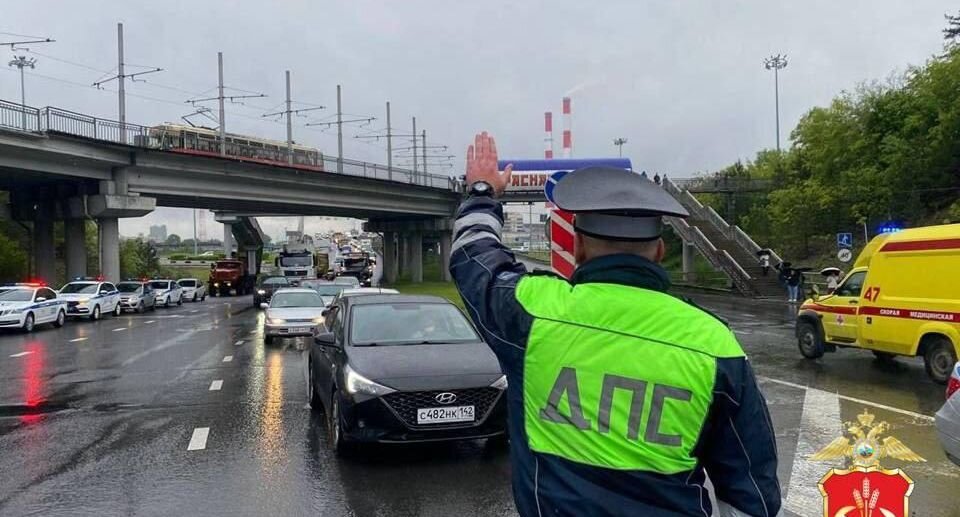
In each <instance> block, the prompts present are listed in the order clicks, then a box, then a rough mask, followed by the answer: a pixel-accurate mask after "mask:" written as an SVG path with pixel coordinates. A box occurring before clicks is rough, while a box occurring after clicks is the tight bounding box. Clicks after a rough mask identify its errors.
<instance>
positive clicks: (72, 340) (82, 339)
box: [70, 337, 90, 343]
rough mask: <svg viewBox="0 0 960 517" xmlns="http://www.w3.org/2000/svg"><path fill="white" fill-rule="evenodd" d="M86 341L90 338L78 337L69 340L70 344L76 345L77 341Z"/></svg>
mask: <svg viewBox="0 0 960 517" xmlns="http://www.w3.org/2000/svg"><path fill="white" fill-rule="evenodd" d="M88 339H90V338H86V337H78V338H74V339H71V340H70V342H71V343H76V342H77V341H86V340H88Z"/></svg>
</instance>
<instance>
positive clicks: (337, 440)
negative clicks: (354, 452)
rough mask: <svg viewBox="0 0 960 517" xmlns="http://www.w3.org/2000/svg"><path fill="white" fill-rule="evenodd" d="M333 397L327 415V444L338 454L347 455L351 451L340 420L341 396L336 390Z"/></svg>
mask: <svg viewBox="0 0 960 517" xmlns="http://www.w3.org/2000/svg"><path fill="white" fill-rule="evenodd" d="M331 398H332V402H331V403H330V413H329V414H328V415H327V445H328V446H329V447H330V450H332V451H333V452H335V453H336V454H337V456H346V455H348V454H349V453H350V452H351V451H350V443H349V442H347V441H346V440H345V439H344V436H343V424H342V422H341V420H340V400H339V398H340V397H339V395H338V394H337V392H336V391H334V392H333V396H332V397H331Z"/></svg>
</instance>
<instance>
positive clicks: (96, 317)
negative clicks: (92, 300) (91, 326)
mask: <svg viewBox="0 0 960 517" xmlns="http://www.w3.org/2000/svg"><path fill="white" fill-rule="evenodd" d="M90 319H91V320H93V321H97V320H99V319H100V306H99V305H94V306H93V312H91V313H90Z"/></svg>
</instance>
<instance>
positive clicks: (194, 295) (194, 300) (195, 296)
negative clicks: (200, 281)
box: [193, 293, 197, 303]
mask: <svg viewBox="0 0 960 517" xmlns="http://www.w3.org/2000/svg"><path fill="white" fill-rule="evenodd" d="M193 303H197V293H193Z"/></svg>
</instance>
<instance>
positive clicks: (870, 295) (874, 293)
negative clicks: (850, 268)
mask: <svg viewBox="0 0 960 517" xmlns="http://www.w3.org/2000/svg"><path fill="white" fill-rule="evenodd" d="M879 296H880V288H879V287H867V290H866V291H864V292H863V299H864V300H869V301H871V302H876V301H877V297H879Z"/></svg>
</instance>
